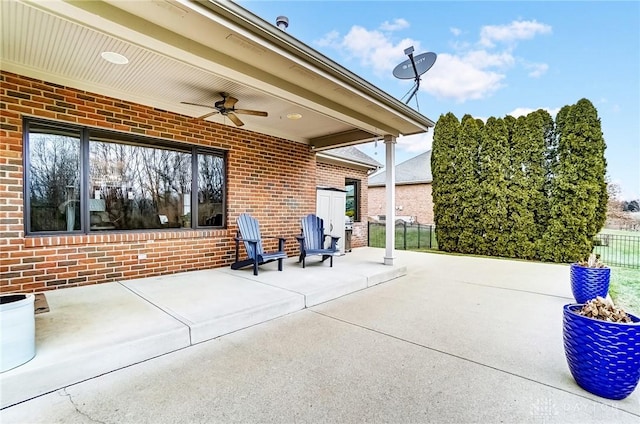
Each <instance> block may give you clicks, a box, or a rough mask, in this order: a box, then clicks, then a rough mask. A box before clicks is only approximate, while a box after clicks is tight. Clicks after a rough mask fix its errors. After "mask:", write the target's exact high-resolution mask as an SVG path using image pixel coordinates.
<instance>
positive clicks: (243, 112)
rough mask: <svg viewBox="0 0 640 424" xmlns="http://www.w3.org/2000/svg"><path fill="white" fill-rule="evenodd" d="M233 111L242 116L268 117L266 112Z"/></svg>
mask: <svg viewBox="0 0 640 424" xmlns="http://www.w3.org/2000/svg"><path fill="white" fill-rule="evenodd" d="M233 111H234V112H235V113H240V114H242V115H254V116H269V114H268V113H267V112H262V111H260V110H249V109H234V110H233Z"/></svg>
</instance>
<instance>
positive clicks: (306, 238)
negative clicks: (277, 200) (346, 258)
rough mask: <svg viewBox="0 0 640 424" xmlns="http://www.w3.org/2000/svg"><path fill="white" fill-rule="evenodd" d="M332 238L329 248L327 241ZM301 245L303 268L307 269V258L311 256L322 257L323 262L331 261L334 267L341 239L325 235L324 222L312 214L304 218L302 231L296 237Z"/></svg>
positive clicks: (299, 260) (300, 259) (300, 260)
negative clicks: (334, 256)
mask: <svg viewBox="0 0 640 424" xmlns="http://www.w3.org/2000/svg"><path fill="white" fill-rule="evenodd" d="M327 238H331V242H330V243H329V247H325V243H326V239H327ZM296 239H297V240H298V243H300V258H299V259H298V263H300V262H302V268H304V267H305V258H306V257H307V256H311V255H320V256H322V262H324V261H326V260H327V259H329V264H330V266H332V267H333V255H335V254H336V253H338V246H337V243H338V240H340V237H336V236H332V235H330V234H325V233H324V221H323V220H322V218H319V217H317V216H316V215H313V214H310V215H307V216H306V217H304V218H302V230H301V232H300V235H299V236H296Z"/></svg>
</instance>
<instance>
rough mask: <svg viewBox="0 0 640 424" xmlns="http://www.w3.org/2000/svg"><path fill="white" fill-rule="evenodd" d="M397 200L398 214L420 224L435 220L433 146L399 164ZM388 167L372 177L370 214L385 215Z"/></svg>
mask: <svg viewBox="0 0 640 424" xmlns="http://www.w3.org/2000/svg"><path fill="white" fill-rule="evenodd" d="M395 171H396V178H395V180H396V203H395V210H396V215H397V216H398V217H402V218H403V219H405V220H408V221H410V222H416V223H420V224H433V223H434V220H433V198H432V197H431V183H432V182H433V177H432V175H431V150H429V151H427V152H425V153H422V154H420V155H418V156H416V157H413V158H411V159H409V160H406V161H404V162H402V163H400V164H398V165H396V169H395ZM385 178H386V174H385V172H384V171H382V172H380V173H378V174H375V175H372V176H371V177H369V203H368V206H369V209H368V211H369V212H368V213H369V216H370V217H378V216H381V215H385V207H386V206H385Z"/></svg>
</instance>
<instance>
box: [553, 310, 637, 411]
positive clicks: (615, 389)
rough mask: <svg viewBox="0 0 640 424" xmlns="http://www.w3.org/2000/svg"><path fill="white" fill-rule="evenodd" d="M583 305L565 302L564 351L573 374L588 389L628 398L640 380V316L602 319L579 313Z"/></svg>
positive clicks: (611, 397) (616, 398)
mask: <svg viewBox="0 0 640 424" xmlns="http://www.w3.org/2000/svg"><path fill="white" fill-rule="evenodd" d="M582 306H583V305H581V304H572V305H565V307H564V311H563V317H564V318H563V336H564V351H565V354H566V356H567V363H568V364H569V370H570V371H571V375H573V378H574V379H575V380H576V383H578V385H579V386H580V387H582V388H583V389H585V390H586V391H588V392H591V393H593V394H595V395H598V396H601V397H604V398H607V399H615V400H619V399H624V398H626V397H627V396H629V395H630V394H631V393H632V392H633V391H634V390H635V388H636V386H637V385H638V381H639V380H640V318H638V317H636V316H633V315H631V314H627V315H629V317H630V318H631V320H632V321H633V323H629V324H623V323H615V322H607V321H601V320H597V319H594V318H588V317H585V316H583V315H580V314H578V311H579V310H580V309H581V308H582Z"/></svg>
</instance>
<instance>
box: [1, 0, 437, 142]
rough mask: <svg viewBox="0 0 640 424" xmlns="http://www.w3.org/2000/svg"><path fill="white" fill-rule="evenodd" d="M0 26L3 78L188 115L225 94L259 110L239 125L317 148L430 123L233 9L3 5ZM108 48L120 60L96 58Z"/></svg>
mask: <svg viewBox="0 0 640 424" xmlns="http://www.w3.org/2000/svg"><path fill="white" fill-rule="evenodd" d="M0 19H1V21H0V27H1V29H0V31H1V32H0V34H1V38H2V40H1V41H0V43H1V44H0V55H1V57H0V59H1V60H0V64H1V65H0V66H1V68H2V69H3V70H5V71H8V72H13V73H17V74H21V75H25V76H28V77H32V78H36V79H41V80H44V81H48V82H53V83H55V84H60V85H64V86H67V87H72V88H76V89H80V90H85V91H89V92H94V93H98V94H102V95H106V96H110V97H114V98H117V99H122V100H126V101H130V102H135V103H140V104H143V105H148V106H152V107H154V108H158V109H161V110H166V111H170V112H174V113H178V114H182V115H187V116H191V117H194V118H195V117H199V116H201V115H204V114H206V113H209V112H212V111H214V109H213V104H214V103H215V102H216V101H218V100H221V96H220V93H221V92H227V93H229V95H230V96H233V97H235V98H237V99H238V103H237V104H236V106H235V107H236V108H239V109H252V110H260V111H265V112H267V113H268V116H267V117H261V116H252V115H238V117H240V118H241V119H242V121H243V122H244V124H245V125H244V126H243V128H245V129H247V130H251V131H256V132H259V133H263V134H268V135H272V136H276V137H281V138H285V139H289V140H294V141H297V142H300V143H304V144H307V145H309V146H311V147H313V148H314V149H316V150H323V149H327V148H333V147H338V146H346V145H353V144H358V143H363V142H366V141H370V140H372V139H373V138H375V137H376V136H383V135H385V134H389V135H392V136H395V137H397V136H399V135H409V134H417V133H422V132H425V131H427V130H428V128H429V127H432V126H433V125H434V123H433V121H431V120H430V119H428V118H427V117H425V116H424V115H421V114H420V113H419V112H417V111H415V110H414V109H412V108H410V107H409V106H406V105H405V104H404V103H402V102H400V101H399V100H397V99H395V98H393V97H391V96H390V95H388V94H386V93H385V92H383V91H382V90H380V89H378V88H377V87H375V86H373V85H372V84H370V83H368V82H366V81H364V80H363V79H361V78H359V77H358V76H357V75H355V74H353V73H352V72H350V71H348V70H347V69H345V68H343V67H341V66H340V65H338V64H336V63H335V62H332V61H331V60H330V59H328V58H326V57H325V56H322V55H321V54H320V53H318V52H316V51H315V50H313V49H311V48H309V47H308V46H306V45H305V44H303V43H301V42H300V41H298V40H297V39H295V38H294V37H292V36H290V35H289V34H287V33H286V32H284V31H282V30H280V29H279V28H277V27H276V26H275V24H274V23H269V22H266V21H264V20H262V19H260V18H258V17H257V16H255V15H253V14H251V13H250V12H248V11H247V10H246V9H243V8H242V7H240V6H238V5H237V4H235V3H232V2H210V1H193V0H175V1H174V0H146V1H126V0H106V1H100V0H95V1H64V0H47V1H32V0H4V1H0ZM107 51H110V52H116V53H119V54H122V55H124V56H125V57H127V58H128V59H129V63H128V64H126V65H116V64H113V63H110V62H107V61H105V60H104V59H103V58H102V57H101V53H102V52H107ZM181 102H190V103H198V104H203V105H211V106H212V108H206V107H200V106H191V105H186V104H183V103H181ZM290 114H300V115H302V117H301V118H300V119H296V120H292V119H288V118H287V115H290ZM206 119H207V120H209V121H212V122H218V123H221V124H225V125H230V126H234V124H233V122H231V121H230V120H229V118H227V117H225V116H223V115H222V114H219V113H217V114H214V115H212V116H210V117H208V118H206Z"/></svg>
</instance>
